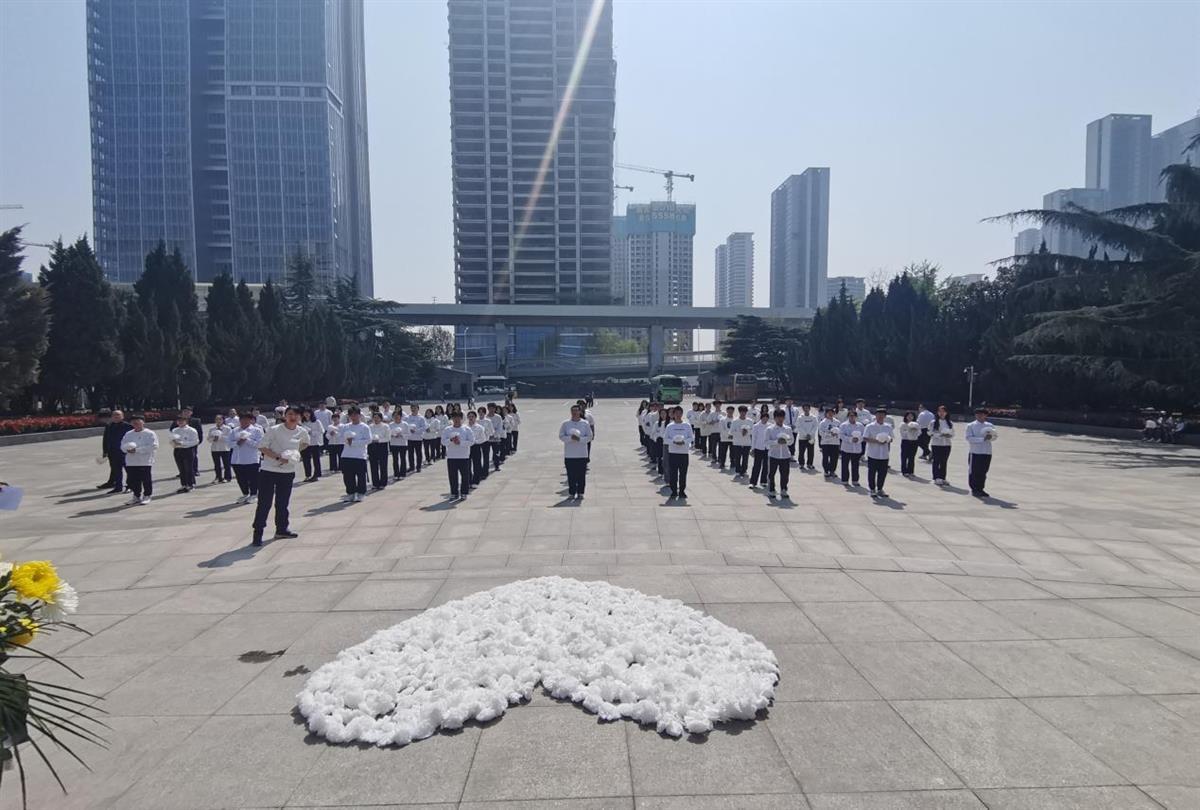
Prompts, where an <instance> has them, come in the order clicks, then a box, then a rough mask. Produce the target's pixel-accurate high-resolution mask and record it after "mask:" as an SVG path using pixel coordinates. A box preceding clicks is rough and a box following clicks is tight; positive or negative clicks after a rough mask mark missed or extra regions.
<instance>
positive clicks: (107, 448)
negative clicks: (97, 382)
mask: <svg viewBox="0 0 1200 810" xmlns="http://www.w3.org/2000/svg"><path fill="white" fill-rule="evenodd" d="M131 430H133V426H132V425H130V424H129V423H128V422H126V421H125V414H124V413H122V412H121V411H120V410H116V411H113V412H112V417H111V418H110V419H109V422H108V424H107V425H105V426H104V437H103V439H102V442H101V456H102V457H104V458H106V459H108V480H107V481H105V482H104V483H103V484H100V485H99V486H98V487H96V489H107V490H108V491H109V492H113V493H120V492H122V491H123V490H124V489H125V480H124V478H125V451H124V450H122V449H121V439H122V437H124V435H125V434H126V433H128V432H129V431H131Z"/></svg>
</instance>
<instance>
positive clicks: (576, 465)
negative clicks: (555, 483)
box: [558, 405, 592, 501]
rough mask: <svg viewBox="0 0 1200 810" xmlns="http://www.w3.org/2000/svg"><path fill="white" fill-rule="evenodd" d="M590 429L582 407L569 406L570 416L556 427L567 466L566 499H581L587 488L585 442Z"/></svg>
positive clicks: (589, 437) (586, 442) (587, 439)
mask: <svg viewBox="0 0 1200 810" xmlns="http://www.w3.org/2000/svg"><path fill="white" fill-rule="evenodd" d="M591 436H592V429H591V427H590V426H589V425H588V423H587V420H586V419H584V418H583V409H582V408H580V407H579V406H578V405H572V406H571V418H570V419H568V420H567V421H565V422H563V423H562V425H560V426H559V428H558V438H559V441H561V442H562V443H563V463H564V464H565V465H566V468H567V499H568V500H576V501H580V500H583V493H584V490H585V489H586V488H587V444H588V441H589V440H590V439H591Z"/></svg>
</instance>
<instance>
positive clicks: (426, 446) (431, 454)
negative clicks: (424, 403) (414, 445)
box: [421, 408, 441, 464]
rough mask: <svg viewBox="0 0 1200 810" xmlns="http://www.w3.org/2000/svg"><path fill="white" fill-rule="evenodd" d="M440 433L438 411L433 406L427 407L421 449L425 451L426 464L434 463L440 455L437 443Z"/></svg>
mask: <svg viewBox="0 0 1200 810" xmlns="http://www.w3.org/2000/svg"><path fill="white" fill-rule="evenodd" d="M440 435H441V428H440V427H439V425H438V418H437V412H436V411H434V410H433V408H426V409H425V433H424V434H423V435H422V436H421V449H422V450H423V451H424V455H425V463H426V464H432V463H433V462H434V461H435V460H436V459H437V457H438V451H437V444H438V436H440Z"/></svg>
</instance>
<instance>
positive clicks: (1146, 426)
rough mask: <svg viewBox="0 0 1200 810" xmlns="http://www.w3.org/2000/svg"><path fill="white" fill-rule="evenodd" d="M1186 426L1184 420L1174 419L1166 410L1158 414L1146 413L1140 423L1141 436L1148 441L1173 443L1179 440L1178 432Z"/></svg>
mask: <svg viewBox="0 0 1200 810" xmlns="http://www.w3.org/2000/svg"><path fill="white" fill-rule="evenodd" d="M1186 426H1187V423H1186V422H1184V421H1183V420H1182V419H1176V418H1175V416H1174V415H1172V414H1169V413H1167V412H1166V411H1163V412H1162V413H1158V414H1155V413H1148V414H1146V421H1145V422H1144V423H1143V425H1142V438H1143V439H1145V440H1146V441H1148V442H1162V443H1163V444H1174V443H1175V442H1176V441H1178V440H1179V439H1178V434H1180V433H1182V432H1183V430H1184V428H1185V427H1186Z"/></svg>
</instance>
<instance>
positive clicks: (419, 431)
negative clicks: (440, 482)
mask: <svg viewBox="0 0 1200 810" xmlns="http://www.w3.org/2000/svg"><path fill="white" fill-rule="evenodd" d="M404 422H405V424H407V425H408V469H409V470H411V471H412V472H420V471H421V446H422V444H424V440H425V417H423V416H421V406H420V405H418V404H417V403H415V402H414V403H412V404H411V405H409V409H408V416H406V417H404Z"/></svg>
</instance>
